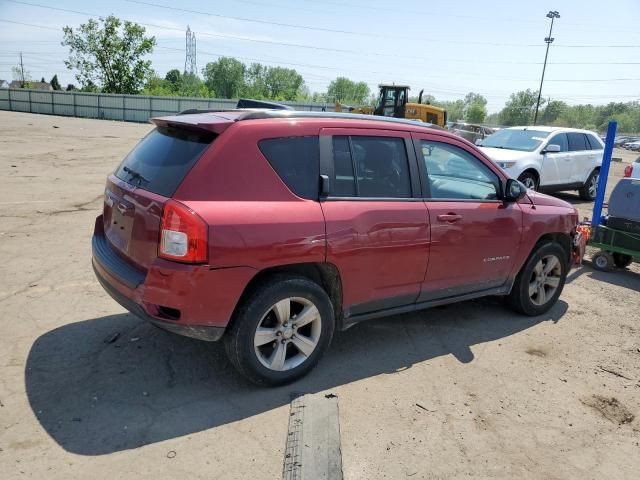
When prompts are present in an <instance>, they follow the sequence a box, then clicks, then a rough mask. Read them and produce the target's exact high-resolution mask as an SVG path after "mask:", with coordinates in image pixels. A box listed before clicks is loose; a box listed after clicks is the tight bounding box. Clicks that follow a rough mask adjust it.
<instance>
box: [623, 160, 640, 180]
mask: <svg viewBox="0 0 640 480" xmlns="http://www.w3.org/2000/svg"><path fill="white" fill-rule="evenodd" d="M624 176H625V177H631V178H640V157H638V158H636V161H635V162H633V163H632V164H631V165H627V166H626V167H625V168H624Z"/></svg>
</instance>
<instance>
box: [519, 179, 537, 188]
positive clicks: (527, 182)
mask: <svg viewBox="0 0 640 480" xmlns="http://www.w3.org/2000/svg"><path fill="white" fill-rule="evenodd" d="M522 184H523V185H524V186H525V187H527V188H528V189H529V190H535V189H536V181H535V180H534V179H533V178H532V177H525V178H524V179H523V180H522Z"/></svg>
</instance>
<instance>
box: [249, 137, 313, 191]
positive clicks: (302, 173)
mask: <svg viewBox="0 0 640 480" xmlns="http://www.w3.org/2000/svg"><path fill="white" fill-rule="evenodd" d="M258 147H259V148H260V151H261V152H262V154H263V155H264V156H265V157H266V158H267V160H268V161H269V164H270V165H271V167H272V168H273V169H274V170H275V171H276V173H277V174H278V176H279V177H280V178H281V179H282V181H283V182H284V183H285V184H286V185H287V187H289V190H291V191H292V192H293V193H295V194H296V195H297V196H299V197H302V198H307V199H309V200H317V199H318V188H319V184H320V152H319V146H318V137H317V136H311V137H288V138H272V139H268V140H261V141H260V142H259V143H258Z"/></svg>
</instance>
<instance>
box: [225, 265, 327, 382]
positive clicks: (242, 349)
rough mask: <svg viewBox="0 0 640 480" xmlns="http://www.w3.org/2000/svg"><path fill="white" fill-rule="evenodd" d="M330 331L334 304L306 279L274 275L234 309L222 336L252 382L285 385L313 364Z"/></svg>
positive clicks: (233, 359)
mask: <svg viewBox="0 0 640 480" xmlns="http://www.w3.org/2000/svg"><path fill="white" fill-rule="evenodd" d="M296 325H298V326H296ZM334 327H335V320H334V311H333V305H332V303H331V300H330V299H329V296H328V295H327V293H326V292H325V291H324V290H323V289H322V287H320V286H319V285H318V284H317V283H315V282H312V281H311V280H309V279H307V278H305V277H299V276H286V275H278V276H274V277H271V278H269V279H268V280H265V281H264V282H263V283H262V284H261V285H259V286H258V287H257V288H255V289H254V290H253V292H252V293H251V294H250V296H249V297H248V298H247V299H246V300H245V301H244V302H243V303H242V304H241V305H240V306H239V308H238V310H237V311H236V313H235V315H234V318H233V320H232V323H231V327H230V328H229V329H228V331H227V332H226V333H225V336H224V343H225V349H226V352H227V356H228V357H229V360H230V361H231V363H232V364H233V366H234V367H235V368H236V369H237V370H238V372H240V373H241V374H242V375H244V376H245V377H246V378H247V379H249V380H250V381H252V382H253V383H256V384H258V385H268V386H275V385H284V384H286V383H290V382H293V381H294V380H297V379H298V378H300V377H302V376H304V375H306V374H307V373H308V372H309V371H310V370H311V369H312V368H313V367H314V366H315V365H316V364H317V363H318V361H319V360H320V357H321V356H322V355H323V353H324V352H325V351H326V349H327V347H328V346H329V343H330V342H331V337H332V336H333V331H334Z"/></svg>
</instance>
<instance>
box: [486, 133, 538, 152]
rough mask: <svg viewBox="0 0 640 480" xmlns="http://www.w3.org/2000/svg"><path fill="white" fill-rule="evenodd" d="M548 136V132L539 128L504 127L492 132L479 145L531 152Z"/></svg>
mask: <svg viewBox="0 0 640 480" xmlns="http://www.w3.org/2000/svg"><path fill="white" fill-rule="evenodd" d="M548 136H549V132H541V131H540V130H511V129H505V130H498V131H497V132H496V133H492V134H491V135H489V136H488V137H487V138H485V139H484V140H483V141H482V144H481V145H482V146H483V147H493V148H504V149H507V150H519V151H521V152H533V151H534V150H535V149H536V148H538V147H539V146H540V144H541V143H542V142H544V139H545V138H547V137H548Z"/></svg>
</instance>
